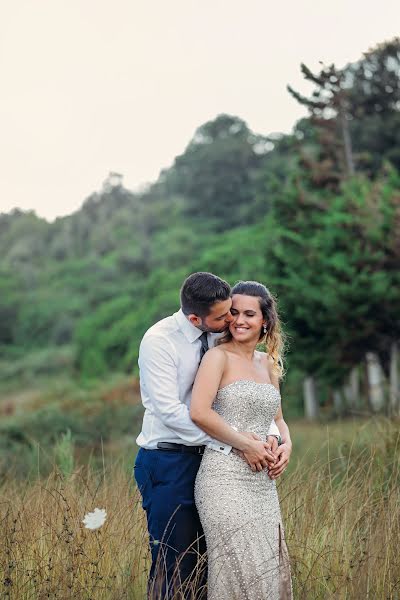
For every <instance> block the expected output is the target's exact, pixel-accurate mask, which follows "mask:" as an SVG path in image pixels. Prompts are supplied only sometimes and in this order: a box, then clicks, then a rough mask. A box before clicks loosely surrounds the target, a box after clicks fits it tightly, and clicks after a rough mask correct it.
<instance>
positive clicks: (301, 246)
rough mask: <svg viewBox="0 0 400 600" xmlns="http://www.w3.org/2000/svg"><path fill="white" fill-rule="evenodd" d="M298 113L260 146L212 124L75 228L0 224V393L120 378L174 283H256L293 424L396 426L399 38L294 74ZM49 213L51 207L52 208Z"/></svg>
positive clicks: (5, 217) (167, 308) (28, 216)
mask: <svg viewBox="0 0 400 600" xmlns="http://www.w3.org/2000/svg"><path fill="white" fill-rule="evenodd" d="M301 70H302V72H303V74H304V77H305V79H306V80H307V81H308V82H310V84H311V85H312V87H313V89H312V91H311V93H310V95H309V96H308V97H305V96H302V95H300V94H299V93H298V92H297V91H295V90H294V89H292V88H291V87H290V86H289V88H288V89H289V92H290V93H291V94H292V96H293V101H298V102H301V103H302V104H303V105H304V106H306V107H307V109H308V111H309V116H308V117H307V118H303V119H302V120H301V121H299V122H298V123H297V124H296V125H295V127H294V129H293V132H292V133H291V134H290V135H279V136H277V135H275V136H270V137H268V136H261V135H257V134H256V133H254V132H252V131H251V130H250V129H249V128H248V126H247V125H246V123H245V122H244V121H243V120H242V119H240V118H239V117H236V116H231V115H227V114H222V115H219V116H217V117H216V118H215V119H214V120H213V121H210V122H208V123H205V124H203V125H202V126H200V127H199V128H198V130H197V131H196V132H195V134H194V136H193V139H192V140H191V141H190V142H189V144H188V146H187V148H186V150H185V151H184V153H183V154H182V155H181V156H178V157H177V158H176V159H175V162H174V164H173V166H172V167H171V168H170V169H168V170H165V171H163V172H162V173H161V175H160V177H159V179H158V181H156V182H155V183H154V184H153V185H151V186H149V188H148V189H147V190H146V191H144V192H143V193H133V192H131V191H130V190H128V189H126V188H125V187H124V185H123V178H122V176H121V175H119V174H117V173H111V174H110V175H109V177H108V178H107V179H106V181H105V182H104V185H103V188H102V190H101V191H99V192H97V193H93V194H92V195H91V196H90V197H89V198H87V199H86V201H85V202H84V204H83V206H82V208H81V209H80V210H79V211H77V212H76V213H74V214H72V215H70V216H67V217H63V218H58V219H57V220H56V221H55V222H53V223H48V222H46V221H45V220H44V219H41V218H39V217H38V216H36V215H35V213H33V212H22V211H20V210H15V211H13V212H12V213H10V214H2V215H0V274H1V276H0V378H1V379H2V382H3V386H4V389H13V388H15V387H16V386H17V387H18V386H24V385H25V386H27V385H28V386H29V385H30V383H31V382H32V380H33V379H34V378H35V377H37V376H38V375H43V376H47V375H49V376H50V375H57V373H60V372H63V373H64V374H65V373H67V374H68V376H69V377H71V378H73V379H74V380H77V381H81V382H85V381H93V380H107V378H109V377H110V374H112V373H115V372H118V373H127V374H130V373H134V372H135V369H136V359H137V352H138V345H139V342H140V339H141V336H142V335H143V333H144V331H145V330H146V329H147V328H148V327H149V326H150V325H151V324H152V323H153V322H154V321H156V320H157V319H159V318H161V317H163V316H165V315H167V314H169V313H171V312H173V311H175V310H176V308H177V306H178V299H179V287H180V285H181V283H182V281H183V279H184V278H185V277H186V276H187V275H188V274H189V273H190V272H193V271H196V270H210V271H213V272H215V273H217V274H218V275H220V276H222V277H224V278H226V279H227V280H228V281H229V282H230V283H234V282H235V281H236V280H237V279H258V280H260V281H262V282H264V283H265V284H266V285H267V286H268V287H269V288H270V289H271V291H272V292H273V293H274V294H275V295H276V296H277V297H278V300H279V305H280V309H281V313H282V316H283V320H284V322H285V327H286V330H287V332H288V341H289V343H288V354H287V364H288V375H287V378H286V380H285V382H284V384H283V385H284V386H285V387H286V392H287V393H286V397H287V401H288V403H289V407H290V410H292V411H293V413H297V414H302V413H303V397H304V403H305V405H304V406H305V410H306V414H307V415H308V416H310V417H313V416H317V414H318V411H319V409H320V407H322V408H323V410H325V411H326V410H328V412H329V413H330V414H331V413H334V414H342V413H344V412H349V411H350V412H357V411H358V412H359V413H361V414H362V413H363V412H365V411H370V410H373V411H380V410H384V411H386V412H387V413H390V414H394V413H395V414H398V413H399V411H400V399H399V382H398V375H397V372H398V357H397V352H398V350H397V348H398V341H399V338H400V78H399V75H400V39H398V38H396V39H394V40H391V41H389V42H385V43H383V44H381V45H379V46H377V47H376V48H373V49H371V50H369V51H368V52H366V53H365V54H364V55H363V56H362V57H361V58H360V60H359V61H357V62H356V63H353V64H349V65H347V66H345V67H344V68H337V67H336V66H335V65H329V66H324V65H323V66H322V68H321V70H320V72H319V73H313V72H311V70H310V69H309V68H308V67H307V66H306V65H301ZM54 202H57V198H54Z"/></svg>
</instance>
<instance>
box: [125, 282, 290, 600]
mask: <svg viewBox="0 0 400 600" xmlns="http://www.w3.org/2000/svg"><path fill="white" fill-rule="evenodd" d="M231 304H232V301H231V298H230V287H229V284H228V283H227V282H226V281H224V280H222V279H220V278H219V277H217V276H216V275H213V274H211V273H193V274H192V275H190V276H189V277H188V278H187V279H186V280H185V282H184V283H183V286H182V289H181V309H180V310H179V311H178V312H177V313H175V314H173V315H172V316H170V317H167V318H165V319H163V320H161V321H159V322H158V323H156V324H155V325H153V326H152V327H151V328H150V329H149V330H148V331H147V332H146V334H145V335H144V337H143V340H142V342H141V345H140V350H139V368H140V390H141V396H142V402H143V405H144V407H145V413H144V418H143V426H142V431H141V433H140V435H139V437H138V438H137V444H138V445H139V446H140V450H139V453H138V456H137V459H136V463H135V478H136V482H137V484H138V487H139V489H140V492H141V494H142V499H143V508H144V510H145V511H146V516H147V524H148V530H149V536H150V547H151V555H152V565H151V570H150V577H149V597H150V598H160V597H162V598H164V597H169V596H170V595H172V593H173V590H174V588H176V586H178V585H180V584H181V583H183V582H185V581H186V583H188V581H190V575H192V580H193V577H197V580H196V583H195V584H193V581H192V584H193V585H196V587H197V588H199V587H201V586H202V585H204V583H205V574H204V571H203V575H202V576H199V574H198V573H197V574H196V565H197V564H198V561H199V558H200V557H201V556H202V555H203V554H204V553H205V543H204V536H203V530H202V527H201V523H200V520H199V516H198V514H197V510H196V506H195V502H194V482H195V479H196V474H197V471H198V468H199V466H200V462H201V457H202V454H203V451H204V447H205V445H207V446H209V447H211V448H212V449H213V450H215V451H216V452H223V453H225V454H228V453H229V452H230V451H231V450H232V448H231V446H229V445H227V444H225V443H223V442H220V441H217V440H213V439H212V438H210V437H209V436H208V435H207V434H206V433H205V432H204V431H202V430H201V429H200V428H199V427H197V426H196V425H195V424H194V423H193V422H192V420H191V419H190V415H189V406H190V397H191V390H192V385H193V382H194V379H195V377H196V373H197V369H198V366H199V363H200V361H201V358H202V356H203V355H204V353H205V352H206V351H207V349H208V347H209V346H210V345H212V344H213V342H214V340H215V338H216V337H217V336H215V335H213V334H216V333H221V332H222V331H224V330H225V329H226V328H227V327H228V325H229V323H230V322H231V321H232V320H233V317H232V315H231V313H230V308H231ZM269 433H270V435H274V434H275V435H276V434H278V435H279V431H278V429H277V427H276V425H275V424H274V423H273V425H272V426H271V429H270V432H269ZM247 435H248V436H250V435H251V434H250V433H248V434H247ZM254 437H255V436H253V439H254ZM252 445H253V450H252V452H247V453H245V454H244V456H245V458H246V460H247V461H248V463H249V465H250V466H252V467H253V468H259V469H260V468H264V467H266V466H271V464H272V462H271V461H272V460H273V458H272V454H271V449H272V452H273V450H274V449H275V448H276V446H277V441H276V438H275V437H269V438H268V443H265V442H262V441H260V440H256V439H254V444H252ZM238 450H239V451H240V450H241V449H240V448H239V449H238ZM268 460H269V461H270V462H268ZM278 474H279V473H278ZM177 565H178V566H177ZM193 573H195V575H193Z"/></svg>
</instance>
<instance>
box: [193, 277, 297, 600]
mask: <svg viewBox="0 0 400 600" xmlns="http://www.w3.org/2000/svg"><path fill="white" fill-rule="evenodd" d="M231 313H232V316H233V317H234V321H233V322H232V323H230V325H229V329H228V331H227V332H226V334H225V335H224V336H223V338H222V339H220V341H219V345H218V346H217V347H215V348H213V349H212V350H209V351H208V352H207V353H206V355H205V356H204V359H203V361H202V363H201V366H200V368H199V371H198V374H197V377H196V380H195V383H194V387H193V393H192V401H191V409H190V414H191V417H192V419H193V421H194V422H195V423H197V425H198V426H199V427H201V428H202V429H203V430H204V431H206V432H207V433H209V434H210V435H212V436H213V437H214V438H216V439H219V440H221V441H223V442H226V443H229V444H231V445H232V446H233V447H235V448H239V449H241V450H242V451H243V452H242V453H233V452H231V453H230V454H228V455H225V454H222V453H219V452H213V451H212V450H209V449H206V450H205V453H204V456H203V460H202V463H201V466H200V469H199V472H198V474H197V479H196V485H195V498H196V505H197V509H198V512H199V515H200V519H201V522H202V525H203V529H204V533H205V538H206V543H207V552H208V600H225V599H226V600H234V599H237V600H239V599H240V600H244V599H246V600H256V599H257V600H258V599H259V600H266V599H267V598H271V600H272V599H273V600H278V599H279V600H282V599H286V598H292V590H291V582H290V569H289V560H288V555H287V550H286V545H285V541H284V538H283V528H282V520H281V514H280V508H279V500H278V495H277V491H276V484H275V481H274V478H270V477H269V475H268V469H267V468H266V465H267V463H266V462H263V463H259V464H258V465H257V470H256V469H254V470H251V469H250V467H249V466H248V464H247V462H246V461H245V457H246V451H247V450H248V449H249V448H250V447H251V440H250V439H249V438H250V433H252V434H253V437H254V434H256V435H257V436H258V437H259V438H260V439H262V440H265V439H266V435H267V432H268V428H269V426H270V423H271V421H272V419H275V422H276V424H277V426H278V429H279V432H280V435H281V438H282V442H283V445H282V446H280V448H279V453H280V454H282V456H283V455H284V454H285V455H286V459H285V460H287V459H288V457H289V456H290V452H291V447H292V445H291V440H290V433H289V429H288V427H287V425H286V423H285V421H284V420H283V416H282V409H281V406H280V394H279V379H280V377H281V375H282V368H281V364H282V361H281V352H282V336H281V332H280V322H279V317H278V314H277V310H276V304H275V301H274V299H273V297H272V296H271V294H270V293H269V291H268V290H267V288H266V287H265V286H264V285H262V284H261V283H257V282H254V281H244V282H243V281H242V282H239V283H237V284H236V285H235V286H234V288H233V290H232V309H231ZM264 339H265V344H266V350H267V352H266V353H264V352H258V351H257V350H256V346H257V344H259V343H260V342H261V341H263V340H264ZM275 458H276V457H275ZM282 460H283V459H282V457H281V459H280V461H279V462H280V463H282Z"/></svg>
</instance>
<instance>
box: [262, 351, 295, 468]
mask: <svg viewBox="0 0 400 600" xmlns="http://www.w3.org/2000/svg"><path fill="white" fill-rule="evenodd" d="M267 360H268V372H269V377H270V379H271V383H272V384H273V385H274V386H275V387H276V389H277V390H278V392H279V378H278V376H277V374H276V371H275V370H274V369H273V361H272V359H270V358H268V359H267ZM274 420H275V423H276V426H277V427H278V429H279V434H280V436H281V440H282V443H281V444H280V446H278V449H277V450H276V451H275V454H276V455H277V461H276V463H275V464H274V465H273V467H271V468H270V470H269V476H270V478H271V479H276V478H277V477H279V475H281V474H282V473H283V471H284V470H285V469H286V467H287V465H288V463H289V460H290V455H291V453H292V440H291V439H290V431H289V427H288V426H287V423H286V421H285V420H284V418H283V413H282V404H281V405H280V406H279V409H278V412H277V413H276V416H275V419H274Z"/></svg>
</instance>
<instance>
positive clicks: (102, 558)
mask: <svg viewBox="0 0 400 600" xmlns="http://www.w3.org/2000/svg"><path fill="white" fill-rule="evenodd" d="M291 429H292V434H293V439H294V447H295V450H294V453H293V457H292V462H291V465H290V469H288V471H287V472H286V474H285V477H284V479H282V481H280V482H279V493H280V498H281V506H282V512H283V518H284V523H285V527H286V537H287V542H288V547H289V552H290V555H291V564H292V574H293V584H294V592H295V598H296V599H304V600H310V599H311V600H314V599H327V598H332V599H333V598H335V599H336V598H338V599H342V598H343V599H355V600H356V599H357V600H358V599H360V600H361V599H363V598H368V599H369V598H370V599H371V600H372V599H373V600H376V599H393V600H395V599H399V598H400V553H399V547H400V459H399V444H400V437H399V431H400V428H399V426H398V425H396V424H393V423H390V422H388V421H386V420H376V421H372V420H369V421H351V422H350V421H344V422H339V423H337V422H335V423H332V424H330V425H325V426H324V425H310V424H305V423H302V422H297V423H293V424H292V426H291ZM132 443H133V439H132ZM130 456H132V454H130ZM105 462H107V463H108V466H104V468H103V469H100V470H97V471H94V470H92V469H90V468H87V467H85V466H81V467H78V468H75V470H74V471H73V473H72V474H71V475H69V476H65V475H63V474H62V473H61V472H60V470H59V469H55V470H54V471H53V472H52V473H51V475H50V476H49V477H47V478H46V479H36V480H33V479H32V480H31V481H17V480H16V479H14V478H13V477H12V476H11V474H10V475H9V476H6V477H4V478H3V481H2V484H1V489H0V497H1V503H0V511H1V530H0V536H1V540H2V544H1V546H0V569H1V581H2V588H3V589H2V592H1V593H2V596H1V597H4V598H8V599H10V600H11V599H13V600H28V599H29V600H33V599H34V600H36V599H37V600H39V599H40V600H41V599H44V598H60V599H64V598H76V599H79V600H89V598H91V599H93V600H103V599H104V600H105V599H107V600H108V599H115V600H117V599H123V598H126V599H129V600H132V599H138V600H142V599H144V598H145V585H146V575H147V567H148V550H147V537H146V527H145V520H144V515H143V513H142V510H141V506H140V498H139V496H138V493H137V490H135V488H134V485H133V483H132V481H131V478H130V473H129V471H130V468H131V464H130V459H129V460H127V461H126V462H125V463H124V462H123V461H119V462H118V463H114V464H110V461H109V460H108V461H105ZM95 507H99V508H105V509H106V510H107V520H106V523H105V525H104V526H103V527H102V528H100V529H98V530H96V531H89V530H87V529H85V528H84V527H83V524H82V519H83V517H84V515H85V513H86V512H88V511H91V510H93V509H94V508H95ZM178 597H179V598H183V596H180V595H179V594H177V598H178Z"/></svg>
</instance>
